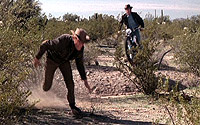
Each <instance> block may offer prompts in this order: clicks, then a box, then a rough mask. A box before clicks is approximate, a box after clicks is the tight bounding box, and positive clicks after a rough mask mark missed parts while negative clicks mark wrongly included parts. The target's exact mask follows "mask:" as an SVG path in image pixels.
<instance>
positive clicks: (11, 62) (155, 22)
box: [0, 0, 200, 125]
mask: <svg viewBox="0 0 200 125" xmlns="http://www.w3.org/2000/svg"><path fill="white" fill-rule="evenodd" d="M119 17H120V16H118V17H117V18H115V17H114V16H112V15H106V14H98V13H94V15H92V16H90V17H89V18H88V19H86V18H81V17H80V16H78V15H76V14H70V13H66V14H65V15H63V17H60V18H55V17H52V16H51V15H46V14H42V13H41V6H40V4H39V2H38V1H35V0H15V1H14V0H1V1H0V123H1V124H13V123H16V122H20V121H23V120H22V117H23V116H24V115H27V114H29V113H31V111H32V107H34V104H35V103H34V102H32V103H30V101H29V100H28V97H29V96H30V95H31V93H32V91H31V89H30V84H27V83H25V82H26V81H30V77H31V76H33V74H34V67H33V66H32V60H33V58H34V56H35V53H36V51H37V50H38V47H39V45H40V44H41V43H42V41H43V40H47V39H54V38H55V37H57V36H59V35H61V34H64V33H69V34H70V30H75V29H76V28H77V27H81V28H84V29H86V31H87V32H88V34H89V35H90V36H91V39H92V41H91V42H90V43H89V44H88V45H86V52H85V64H87V65H89V66H90V65H92V64H93V62H95V64H96V65H97V64H98V65H99V63H98V59H99V57H101V56H102V55H103V56H105V55H106V57H107V56H111V57H113V58H114V59H113V60H111V64H113V65H111V67H113V68H114V70H118V71H120V72H119V73H116V75H112V76H106V77H107V78H108V79H106V80H107V81H108V83H109V85H110V84H111V83H113V84H114V83H119V84H120V85H121V84H123V83H126V84H129V85H130V86H128V87H127V86H125V87H124V89H123V88H120V86H119V85H116V86H117V87H113V89H106V87H108V86H109V85H107V84H106V85H105V84H104V82H102V80H104V79H102V78H97V77H99V75H96V74H94V75H93V74H92V73H93V72H95V70H91V71H90V72H88V73H87V74H88V75H89V74H92V75H93V76H94V77H91V79H92V80H93V79H95V78H96V79H95V80H97V81H98V82H94V83H92V84H93V85H95V87H96V89H95V91H94V93H95V94H97V95H99V94H101V93H104V94H107V95H109V94H110V93H111V92H113V93H114V94H115V95H120V94H122V93H124V92H137V93H143V94H144V95H148V99H149V98H150V99H153V100H154V101H155V102H158V103H159V105H160V106H162V107H164V108H165V109H166V111H167V114H168V115H169V116H170V117H169V120H168V123H169V124H192V125H198V124H199V123H200V96H199V95H200V88H199V87H200V86H199V77H200V63H199V62H200V16H199V15H196V16H192V17H191V18H187V19H174V20H171V19H170V17H169V16H164V17H157V18H154V17H153V16H152V15H150V14H147V15H146V17H145V19H144V22H145V31H143V32H142V33H141V34H142V45H143V48H142V49H140V48H137V51H138V53H137V55H136V56H135V58H134V65H130V64H129V63H128V62H127V61H126V59H125V58H126V57H125V54H124V45H123V42H124V40H125V34H124V33H120V34H119V33H118V32H117V31H118V27H119V19H120V18H119ZM124 29H125V27H124ZM105 46H106V47H105ZM103 47H105V48H106V49H107V50H105V49H102V48H103ZM108 48H112V49H113V50H114V52H110V51H109V49H108ZM168 50H170V54H171V55H172V57H173V58H172V60H173V61H171V63H172V64H170V66H169V65H168V64H166V63H165V61H162V62H160V61H161V60H160V59H161V57H162V55H163V54H164V53H165V52H167V51H168ZM164 58H165V57H164ZM107 62H108V61H107ZM159 63H160V64H161V65H159ZM100 65H101V64H100ZM97 69H99V67H98V68H97ZM166 69H167V70H174V71H178V72H183V73H187V74H188V76H189V75H191V76H192V78H191V79H190V80H189V81H188V82H187V85H186V86H187V89H185V90H183V89H181V88H180V84H182V82H181V81H179V80H176V81H174V83H175V84H173V85H171V82H170V79H171V77H172V76H170V75H166V74H165V73H163V71H165V70H166ZM98 71H99V70H98ZM111 71H113V69H112V70H109V69H107V68H106V67H105V66H104V67H103V69H102V70H101V71H100V72H99V74H101V75H102V76H103V75H104V73H107V74H109V72H111ZM97 74H98V73H97ZM119 74H122V75H123V76H125V77H126V78H123V81H120V79H117V80H116V81H115V82H113V81H112V79H114V78H113V77H116V78H117V77H119ZM120 78H121V77H120ZM92 80H91V81H92ZM106 80H105V81H106ZM99 81H100V82H99ZM127 81H128V82H127ZM110 86H112V85H110ZM98 87H99V88H98ZM102 88H104V89H102ZM115 89H120V92H121V91H123V92H121V93H117V92H119V91H117V90H115ZM135 90H137V91H135ZM111 95H112V94H111ZM122 101H123V100H122ZM109 103H110V102H109ZM93 108H95V107H93Z"/></svg>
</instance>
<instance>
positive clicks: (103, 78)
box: [19, 54, 200, 125]
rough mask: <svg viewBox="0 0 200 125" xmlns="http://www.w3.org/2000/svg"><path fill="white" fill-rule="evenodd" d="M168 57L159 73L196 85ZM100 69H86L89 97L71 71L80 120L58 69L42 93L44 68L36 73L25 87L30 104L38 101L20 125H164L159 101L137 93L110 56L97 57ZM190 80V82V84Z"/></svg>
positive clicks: (196, 81) (199, 79)
mask: <svg viewBox="0 0 200 125" xmlns="http://www.w3.org/2000/svg"><path fill="white" fill-rule="evenodd" d="M170 56H171V55H170V54H169V56H168V57H167V56H166V58H165V59H164V62H166V63H167V65H168V67H163V68H162V70H160V71H159V72H160V73H162V74H164V75H166V76H168V77H169V78H170V79H171V80H173V81H180V82H181V83H182V84H184V85H185V86H187V87H192V86H194V85H195V84H199V83H198V81H200V78H199V77H196V76H194V75H192V74H188V73H184V72H181V71H179V70H177V67H174V66H173V63H172V59H173V58H172V57H170ZM97 60H98V61H99V64H100V65H99V66H95V65H93V66H87V67H86V69H87V77H88V81H89V84H90V85H91V86H92V87H94V91H93V93H92V94H89V93H88V91H87V89H86V88H85V87H84V84H83V82H82V81H81V80H80V76H79V73H78V71H77V70H76V69H73V76H74V81H75V95H76V103H77V106H78V107H80V108H81V109H82V110H83V112H84V113H83V115H82V116H81V118H76V117H73V115H72V114H71V111H70V109H69V106H68V102H67V100H66V93H67V90H66V87H65V83H64V81H63V77H62V75H61V74H60V71H59V70H57V71H56V74H55V78H54V82H53V86H52V88H51V90H50V91H48V92H43V91H42V89H41V88H42V84H41V83H42V80H43V75H42V74H43V69H40V70H35V71H34V74H33V76H34V77H33V79H30V81H27V82H29V85H30V82H31V81H32V83H31V84H32V85H30V86H28V87H29V88H30V89H31V91H32V95H31V96H30V102H33V101H37V100H39V102H38V103H37V104H36V105H35V109H34V110H32V111H31V112H30V114H29V115H27V116H24V118H22V120H21V121H20V123H19V124H22V123H23V124H61V125H62V124H63V125H68V124H123V125H125V124H127V125H130V124H134V125H135V124H136V125H140V124H141V125H146V124H147V125H151V124H154V123H160V124H164V123H166V122H167V120H168V118H169V116H168V114H167V112H166V110H165V109H164V108H163V107H162V106H160V105H159V102H156V101H153V100H151V99H149V98H148V97H147V96H145V95H143V94H141V93H139V92H138V90H137V89H136V88H135V86H134V84H133V83H131V82H130V81H129V80H128V79H127V78H126V77H125V76H123V74H122V73H120V72H119V71H118V70H117V69H116V68H115V67H113V66H112V63H113V60H114V59H113V57H111V56H99V58H98V59H97ZM191 81H192V82H191Z"/></svg>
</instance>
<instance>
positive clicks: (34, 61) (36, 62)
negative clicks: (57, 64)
mask: <svg viewBox="0 0 200 125" xmlns="http://www.w3.org/2000/svg"><path fill="white" fill-rule="evenodd" d="M33 65H34V66H35V67H36V68H37V67H38V66H41V63H40V61H39V60H38V59H37V58H35V59H34V60H33Z"/></svg>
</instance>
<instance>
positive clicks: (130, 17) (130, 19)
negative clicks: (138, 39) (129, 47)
mask: <svg viewBox="0 0 200 125" xmlns="http://www.w3.org/2000/svg"><path fill="white" fill-rule="evenodd" d="M127 17H128V25H129V27H130V28H131V29H135V28H136V27H138V26H139V25H138V24H137V23H136V22H135V20H134V19H133V17H132V15H131V14H130V15H127Z"/></svg>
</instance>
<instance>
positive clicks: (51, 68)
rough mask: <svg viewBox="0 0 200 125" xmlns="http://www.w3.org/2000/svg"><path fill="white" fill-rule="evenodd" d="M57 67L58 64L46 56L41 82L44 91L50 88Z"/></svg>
mask: <svg viewBox="0 0 200 125" xmlns="http://www.w3.org/2000/svg"><path fill="white" fill-rule="evenodd" d="M57 68H58V64H57V63H55V62H54V61H52V60H51V59H49V58H47V60H46V66H45V80H44V84H43V90H44V91H48V90H49V89H50V88H51V86H52V82H53V76H54V73H55V71H56V69H57Z"/></svg>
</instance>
